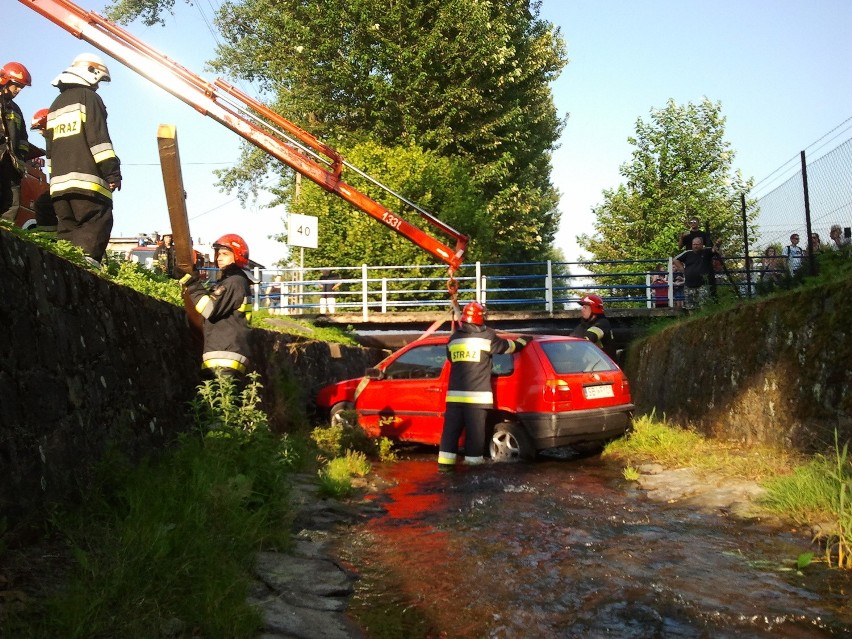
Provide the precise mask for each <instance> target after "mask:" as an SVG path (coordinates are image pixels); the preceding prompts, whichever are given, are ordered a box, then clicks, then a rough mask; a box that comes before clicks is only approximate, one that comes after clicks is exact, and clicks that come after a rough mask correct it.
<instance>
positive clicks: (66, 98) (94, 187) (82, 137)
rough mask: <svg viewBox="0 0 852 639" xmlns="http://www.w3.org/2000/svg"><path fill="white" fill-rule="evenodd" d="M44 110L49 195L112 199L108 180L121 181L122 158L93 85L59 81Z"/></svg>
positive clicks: (103, 107)
mask: <svg viewBox="0 0 852 639" xmlns="http://www.w3.org/2000/svg"><path fill="white" fill-rule="evenodd" d="M59 90H60V93H59V96H58V97H57V98H56V99H55V100H54V101H53V104H51V105H50V112H49V113H48V114H47V130H46V131H45V139H46V141H47V152H48V155H49V157H50V159H51V173H52V175H51V179H50V195H51V197H54V198H56V197H62V196H64V195H85V196H88V197H94V198H96V199H99V200H101V201H103V200H107V201H112V191H111V190H110V188H109V184H110V182H119V183H120V182H121V162H120V161H119V159H118V157H117V156H116V155H115V151H114V150H113V148H112V140H111V139H110V137H109V131H108V130H107V111H106V107H105V106H104V103H103V100H101V97H100V96H99V95H98V94H97V93H95V90H94V89H93V88H92V87H89V86H84V85H79V84H64V83H63V84H60V85H59Z"/></svg>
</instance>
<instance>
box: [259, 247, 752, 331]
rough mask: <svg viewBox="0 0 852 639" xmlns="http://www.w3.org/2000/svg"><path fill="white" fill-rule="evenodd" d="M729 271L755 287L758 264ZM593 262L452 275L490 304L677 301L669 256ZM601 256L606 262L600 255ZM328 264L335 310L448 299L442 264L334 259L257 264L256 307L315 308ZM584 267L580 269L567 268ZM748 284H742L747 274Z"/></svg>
mask: <svg viewBox="0 0 852 639" xmlns="http://www.w3.org/2000/svg"><path fill="white" fill-rule="evenodd" d="M726 262H727V264H728V272H727V274H725V275H719V282H720V286H722V285H725V286H731V287H733V288H736V287H742V291H738V293H741V292H745V293H746V294H750V293H751V292H753V282H754V281H756V279H757V271H751V272H747V271H746V270H745V269H741V268H737V267H738V265H739V264H740V263H741V262H742V260H736V258H727V259H726ZM591 264H592V263H590V262H553V261H547V262H530V263H505V264H487V263H480V262H475V263H472V264H465V265H463V266H462V267H461V268H460V269H459V270H458V271H457V272H456V275H455V279H456V281H457V282H458V285H459V287H458V298H459V301H460V302H462V303H464V302H465V301H470V300H478V301H480V302H482V303H487V304H488V306H489V308H491V309H492V310H493V309H495V308H500V309H502V310H511V309H512V308H523V309H524V310H545V311H547V312H550V313H553V312H554V311H556V310H564V309H568V308H576V304H577V302H578V301H579V299H580V298H581V297H582V296H583V295H585V294H589V293H595V294H597V295H600V296H601V297H602V298H603V300H604V302H605V303H606V304H610V305H612V304H615V305H616V306H618V307H624V308H653V307H655V306H667V307H676V306H679V305H680V303H681V300H682V298H683V293H682V288H679V287H678V286H677V280H676V273H675V270H674V263H673V260H672V258H670V257H667V258H661V259H659V260H619V261H613V262H606V263H605V264H608V265H610V268H611V269H612V271H613V272H608V273H598V274H592V273H590V272H589V271H588V267H589V266H590V265H591ZM598 264H604V262H598ZM661 266H665V268H664V269H663V270H664V274H665V285H664V286H660V282H657V284H656V285H655V282H654V277H655V275H656V274H657V273H658V271H657V268H659V267H661ZM326 268H328V270H330V271H331V273H332V274H333V275H334V276H335V279H331V280H327V283H331V284H340V289H339V290H337V291H334V292H333V294H332V295H333V297H334V298H335V311H334V312H336V313H360V314H361V316H362V318H363V321H368V318H369V314H370V313H393V312H403V311H411V310H428V309H430V308H435V307H445V306H446V305H447V303H448V299H449V297H448V293H447V288H446V285H447V274H446V266H441V265H424V266H369V265H367V264H361V265H360V266H335V267H325V268H298V267H294V268H282V269H262V270H261V269H255V270H254V273H253V275H254V280H255V282H258V285H257V286H255V287H253V288H254V309H255V310H256V311H257V310H268V311H270V312H271V313H274V314H286V315H291V314H316V313H318V312H319V310H320V298H321V296H322V291H321V284H322V281H321V280H320V279H319V278H320V276H321V274H322V271H324V270H326ZM579 270H583V271H584V272H583V273H579V274H578V273H572V271H579ZM749 276H750V277H751V281H752V287H751V288H750V289H749V287H747V280H746V278H747V277H749Z"/></svg>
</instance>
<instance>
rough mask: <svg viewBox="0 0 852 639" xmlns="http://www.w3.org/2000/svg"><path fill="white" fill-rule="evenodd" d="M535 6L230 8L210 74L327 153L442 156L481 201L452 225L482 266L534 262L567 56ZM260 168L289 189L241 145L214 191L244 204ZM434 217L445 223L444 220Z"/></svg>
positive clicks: (542, 248) (119, 9)
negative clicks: (243, 88) (251, 90)
mask: <svg viewBox="0 0 852 639" xmlns="http://www.w3.org/2000/svg"><path fill="white" fill-rule="evenodd" d="M172 3H173V0H119V1H117V2H116V3H115V4H114V6H113V11H114V12H115V13H114V14H111V15H116V16H117V17H121V18H122V19H124V20H128V19H132V18H135V17H139V16H142V17H143V18H144V19H145V20H146V21H147V22H148V23H153V22H157V21H159V20H160V16H161V13H162V12H163V11H168V10H170V9H171V7H172ZM539 5H540V3H539V2H538V1H537V0H532V1H531V0H504V1H502V2H491V1H489V0H417V1H416V2H415V1H413V0H408V1H403V2H392V3H388V2H387V1H386V0H345V1H344V0H329V1H327V2H310V3H306V2H304V1H303V0H239V1H236V0H235V1H231V2H226V3H224V4H223V5H222V8H221V9H220V11H219V14H218V16H217V24H218V26H219V28H220V29H221V33H222V36H223V40H224V44H222V45H220V46H219V48H218V50H217V58H216V60H214V61H213V62H212V66H213V68H214V69H215V70H216V71H218V72H220V73H222V74H225V75H228V76H230V77H234V78H239V79H243V80H249V81H253V82H255V83H256V84H257V85H258V86H260V87H261V88H262V90H263V91H264V93H265V95H267V97H268V103H269V104H270V106H271V107H272V108H273V109H274V110H276V111H277V112H279V113H281V114H283V115H284V116H285V117H287V118H288V119H290V120H292V121H294V122H296V123H297V124H299V125H300V126H302V127H303V128H305V129H306V130H308V131H310V132H311V133H312V134H314V135H316V136H317V137H318V138H320V139H322V140H323V141H324V142H326V143H327V144H329V145H331V146H333V147H338V148H339V147H347V148H354V147H355V146H356V145H358V144H361V143H364V142H366V141H370V142H372V143H375V144H377V145H379V146H382V147H384V148H385V149H386V150H388V151H390V150H391V149H394V148H398V147H400V145H402V146H403V147H405V148H412V145H413V147H418V148H421V149H423V150H424V151H428V152H430V153H433V154H435V155H431V156H429V157H444V158H453V160H454V166H456V167H460V166H466V170H467V172H469V174H470V179H469V180H464V182H465V183H467V184H469V188H470V189H471V193H470V194H468V195H467V198H468V199H477V200H478V199H480V198H483V199H484V202H485V207H486V210H485V213H486V215H487V217H488V219H489V220H490V223H489V224H481V225H480V224H478V225H476V226H475V227H473V228H471V227H468V226H466V225H465V224H464V223H461V224H460V225H459V227H458V230H460V231H462V232H465V233H469V234H471V235H474V233H475V234H476V235H475V236H474V240H475V242H476V244H477V246H478V249H479V251H480V255H481V256H482V257H483V259H495V260H496V259H501V260H506V259H512V260H528V259H542V258H543V256H544V255H545V254H546V253H547V251H548V249H549V247H550V245H551V244H552V241H553V237H554V235H555V233H556V230H557V227H558V222H559V215H558V211H557V203H558V194H557V192H556V190H555V188H554V187H553V185H552V183H551V181H550V171H551V164H550V153H551V151H552V150H553V148H555V144H556V140H557V139H558V137H559V134H560V131H561V128H562V121H561V120H560V118H559V117H558V115H557V113H556V109H555V107H554V104H553V97H552V94H551V92H550V88H549V83H550V82H551V81H552V80H553V79H554V78H555V77H556V76H557V75H558V74H559V72H560V71H561V69H562V67H563V66H564V65H565V64H566V62H567V60H566V57H565V47H564V43H563V41H562V38H561V35H560V33H559V30H558V29H557V28H555V27H554V26H553V25H552V24H550V23H548V22H546V21H543V20H541V19H540V18H539V17H538V11H539ZM347 160H349V158H347ZM350 161H351V160H350ZM457 162H460V163H463V164H455V163H457ZM353 164H355V163H354V162H353ZM359 168H361V169H363V168H364V167H359ZM269 171H272V172H273V174H274V175H276V180H277V181H278V182H279V186H278V190H279V192H283V191H286V190H291V191H292V189H293V188H294V180H293V175H292V173H290V172H289V171H288V170H284V169H282V168H281V167H280V166H278V165H277V163H274V162H271V161H270V160H269V159H268V158H266V157H264V156H263V154H262V153H260V152H259V151H257V150H255V149H249V148H246V149H245V152H244V154H243V158H242V162H241V165H240V166H238V167H237V168H235V169H234V170H232V171H228V172H226V173H223V174H222V175H220V178H221V184H222V185H223V186H225V187H226V188H228V189H236V190H237V191H238V192H239V193H240V195H241V196H243V197H247V196H249V195H251V194H252V193H253V192H255V191H256V189H257V188H258V187H259V184H261V182H262V180H264V178H265V176H266V175H268V172H269ZM375 177H376V178H377V179H379V180H380V181H383V182H385V181H386V176H385V175H383V174H381V173H377V174H375ZM445 188H447V189H450V188H451V187H450V186H449V185H447V187H445ZM403 194H404V195H405V196H406V197H409V199H412V200H414V201H416V200H415V198H413V197H411V195H410V194H408V193H405V192H403ZM434 213H435V214H436V215H437V216H438V217H439V218H441V219H442V220H445V221H447V222H448V223H449V219H448V217H447V216H448V215H450V212H447V211H444V210H440V209H436V210H434ZM361 215H363V214H361ZM348 217H350V218H351V217H352V216H348ZM481 217H482V216H481V215H480V213H479V212H472V213H471V215H469V216H468V218H471V219H475V220H476V221H477V222H478V221H479V220H480V219H481ZM466 221H467V220H463V221H462V222H466ZM328 239H329V240H333V238H328ZM325 241H326V238H325V235H324V234H323V235H322V236H321V238H320V242H321V243H322V242H325ZM335 261H337V260H335Z"/></svg>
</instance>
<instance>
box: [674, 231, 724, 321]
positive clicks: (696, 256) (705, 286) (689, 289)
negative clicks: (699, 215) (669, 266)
mask: <svg viewBox="0 0 852 639" xmlns="http://www.w3.org/2000/svg"><path fill="white" fill-rule="evenodd" d="M714 255H718V249H717V247H715V246H714V247H713V248H708V247H706V246H704V240H702V239H701V238H700V237H695V238H693V239H692V249H691V250H688V251H683V252H682V253H680V254H679V255H678V256H677V257H675V260H676V261H677V262H680V264H681V265H682V267H683V275H684V284H685V294H686V295H685V297H686V299H685V307H686V308H687V309H689V310H693V309H696V308H699V307H701V306H703V305H704V304H705V302H706V301H707V299H708V298H709V297H710V285H711V278H715V277H716V273H715V270H714V268H713V257H714Z"/></svg>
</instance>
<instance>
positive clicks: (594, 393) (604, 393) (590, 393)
mask: <svg viewBox="0 0 852 639" xmlns="http://www.w3.org/2000/svg"><path fill="white" fill-rule="evenodd" d="M583 395H585V396H586V399H600V398H601V397H615V395H614V394H613V392H612V384H600V385H598V386H585V387H584V388H583Z"/></svg>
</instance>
